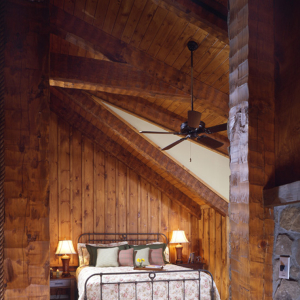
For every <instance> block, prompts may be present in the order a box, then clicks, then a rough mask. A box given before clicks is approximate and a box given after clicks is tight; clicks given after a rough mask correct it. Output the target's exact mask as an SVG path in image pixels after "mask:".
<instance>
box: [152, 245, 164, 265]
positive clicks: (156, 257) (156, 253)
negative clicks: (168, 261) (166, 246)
mask: <svg viewBox="0 0 300 300" xmlns="http://www.w3.org/2000/svg"><path fill="white" fill-rule="evenodd" d="M149 262H150V265H160V266H163V265H164V259H163V252H162V248H160V249H150V251H149Z"/></svg>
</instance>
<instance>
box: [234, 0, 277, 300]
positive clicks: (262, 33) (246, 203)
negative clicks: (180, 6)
mask: <svg viewBox="0 0 300 300" xmlns="http://www.w3.org/2000/svg"><path fill="white" fill-rule="evenodd" d="M229 6H230V12H229V40H230V83H229V84H230V103H229V107H230V114H229V128H230V134H229V139H230V168H231V184H230V186H231V191H230V212H229V217H230V268H231V271H230V276H231V295H232V299H259V300H260V299H272V249H273V235H274V222H273V211H272V209H265V208H264V206H263V188H265V187H272V186H273V185H274V169H275V168H274V161H275V159H274V157H275V155H274V147H275V143H274V102H275V101H274V32H273V31H274V29H273V1H272V0H265V1H260V0H246V1H245V0H229Z"/></svg>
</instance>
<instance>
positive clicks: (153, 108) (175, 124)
mask: <svg viewBox="0 0 300 300" xmlns="http://www.w3.org/2000/svg"><path fill="white" fill-rule="evenodd" d="M89 94H92V95H94V96H96V97H97V98H99V101H104V102H107V103H109V104H112V105H114V106H116V107H118V108H120V109H123V110H125V111H127V112H130V113H132V114H134V115H136V116H138V117H139V118H142V119H145V120H147V121H149V122H150V123H154V124H155V125H159V126H161V127H162V128H164V129H166V130H169V131H179V128H180V124H181V123H183V122H185V121H186V120H187V118H183V117H181V116H179V115H177V114H175V113H173V112H171V111H169V110H167V109H164V108H162V107H160V106H157V105H156V104H154V103H151V102H149V101H147V100H145V99H143V98H141V97H133V96H123V95H114V94H109V93H103V92H92V91H90V92H89ZM211 137H212V138H214V139H216V140H217V141H219V142H221V143H224V145H223V146H222V147H220V148H217V149H215V150H212V151H216V152H219V153H222V154H223V155H225V156H227V157H228V150H227V149H228V147H229V141H228V139H227V138H226V137H225V136H223V135H220V134H218V133H214V134H211ZM193 142H195V143H197V141H193ZM201 146H202V145H201ZM202 147H203V146H202Z"/></svg>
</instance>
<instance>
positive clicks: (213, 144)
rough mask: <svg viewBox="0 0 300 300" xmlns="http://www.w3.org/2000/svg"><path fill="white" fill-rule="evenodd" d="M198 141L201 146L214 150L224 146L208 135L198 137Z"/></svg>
mask: <svg viewBox="0 0 300 300" xmlns="http://www.w3.org/2000/svg"><path fill="white" fill-rule="evenodd" d="M197 140H198V142H199V143H200V144H202V145H204V146H206V147H209V148H212V149H216V148H219V147H221V146H222V145H223V143H221V142H219V141H216V140H214V139H212V138H210V137H208V136H206V135H201V136H198V138H197Z"/></svg>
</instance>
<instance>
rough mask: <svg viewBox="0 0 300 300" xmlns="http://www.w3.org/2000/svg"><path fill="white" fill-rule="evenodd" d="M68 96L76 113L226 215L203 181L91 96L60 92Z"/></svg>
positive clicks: (225, 206)
mask: <svg viewBox="0 0 300 300" xmlns="http://www.w3.org/2000/svg"><path fill="white" fill-rule="evenodd" d="M60 91H61V92H62V93H64V94H65V95H68V96H69V97H65V98H64V101H66V102H70V105H73V106H74V107H75V106H76V107H77V110H78V112H79V113H83V114H84V115H85V116H86V117H87V116H88V117H87V118H88V119H94V122H95V121H98V122H101V123H102V124H103V125H104V126H107V127H109V128H110V129H112V130H113V132H114V133H115V135H116V136H117V137H118V138H119V139H121V140H123V141H124V142H125V143H127V144H128V145H130V147H132V148H133V149H135V150H136V151H138V153H139V154H141V155H142V156H143V157H145V158H146V159H147V160H149V162H151V163H153V164H154V165H155V166H156V167H157V168H160V169H162V170H163V171H164V172H166V174H168V176H169V177H170V178H172V179H173V180H175V181H176V182H177V184H179V185H183V186H185V187H186V188H187V189H188V190H189V191H190V192H192V193H193V194H194V195H195V197H196V198H198V199H200V200H201V202H205V203H207V204H209V205H210V206H212V207H213V208H214V209H216V210H217V211H219V212H220V213H221V214H223V215H226V214H227V213H228V203H227V202H226V201H225V200H224V199H222V198H221V197H220V196H219V195H217V194H216V193H215V192H214V191H213V190H212V189H210V188H208V187H207V186H206V185H205V184H204V183H203V182H201V181H200V180H199V179H197V178H196V177H194V176H193V175H192V174H191V173H189V172H188V171H187V170H186V169H185V168H183V167H182V166H180V165H178V164H177V163H175V162H174V161H173V160H172V159H171V158H170V157H169V156H168V155H166V154H165V153H164V152H162V151H161V150H160V149H159V148H158V147H157V146H154V145H152V144H151V143H150V142H148V141H147V140H146V139H144V138H143V137H142V136H141V135H140V134H139V133H138V132H137V131H135V130H133V129H132V128H131V127H130V126H128V124H126V123H124V122H123V121H121V120H120V119H119V118H117V117H116V116H115V115H114V114H112V113H111V112H110V111H109V110H108V109H107V107H105V106H104V105H99V104H98V103H96V102H95V101H94V100H93V99H92V97H90V96H88V95H87V94H84V93H82V92H79V91H77V90H70V89H68V90H62V89H60Z"/></svg>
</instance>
